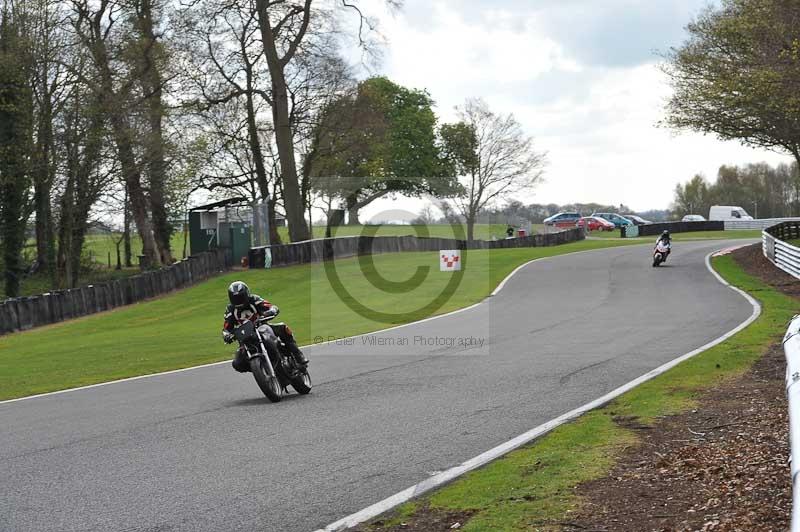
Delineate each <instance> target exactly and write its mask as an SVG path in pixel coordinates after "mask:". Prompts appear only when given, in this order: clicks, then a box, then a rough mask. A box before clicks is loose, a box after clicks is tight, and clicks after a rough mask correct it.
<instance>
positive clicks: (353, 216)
mask: <svg viewBox="0 0 800 532" xmlns="http://www.w3.org/2000/svg"><path fill="white" fill-rule="evenodd" d="M358 209H359V206H358V202H354V203H353V204H350V200H349V199H348V201H347V225H361V222H360V221H359V219H358Z"/></svg>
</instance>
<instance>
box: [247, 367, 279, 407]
mask: <svg viewBox="0 0 800 532" xmlns="http://www.w3.org/2000/svg"><path fill="white" fill-rule="evenodd" d="M250 371H252V372H253V377H255V379H256V383H258V387H259V388H261V391H262V392H264V395H266V396H267V399H269V400H270V401H272V402H273V403H277V402H278V401H280V400H281V399H283V389H282V388H281V384H280V382H278V377H270V375H269V371H267V363H266V362H265V361H264V359H263V358H262V357H256V358H253V359H250Z"/></svg>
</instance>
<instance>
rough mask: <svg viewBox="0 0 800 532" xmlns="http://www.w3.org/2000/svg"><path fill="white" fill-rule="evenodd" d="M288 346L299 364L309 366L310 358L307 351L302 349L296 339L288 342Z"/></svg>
mask: <svg viewBox="0 0 800 532" xmlns="http://www.w3.org/2000/svg"><path fill="white" fill-rule="evenodd" d="M286 347H288V348H289V352H290V353H292V356H293V357H294V361H295V362H296V363H297V365H298V366H301V367H306V366H308V358H307V357H306V355H305V353H303V352H302V351H301V350H300V347H299V346H298V345H297V342H295V341H294V338H292V339H291V340H289V341H288V342H287V343H286Z"/></svg>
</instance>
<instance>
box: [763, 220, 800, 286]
mask: <svg viewBox="0 0 800 532" xmlns="http://www.w3.org/2000/svg"><path fill="white" fill-rule="evenodd" d="M798 237H800V222H798V221H791V222H783V223H779V224H777V225H774V226H772V227H769V228H767V229H764V230H763V231H761V246H762V249H763V251H764V256H765V257H767V258H768V259H769V260H770V261H771V262H772V263H773V264H774V265H775V266H777V267H778V268H780V269H781V270H783V271H785V272H786V273H788V274H789V275H792V276H794V277H797V278H798V279H800V248H798V247H796V246H793V245H792V244H789V243H788V242H785V241H784V240H786V239H788V238H792V239H794V238H798Z"/></svg>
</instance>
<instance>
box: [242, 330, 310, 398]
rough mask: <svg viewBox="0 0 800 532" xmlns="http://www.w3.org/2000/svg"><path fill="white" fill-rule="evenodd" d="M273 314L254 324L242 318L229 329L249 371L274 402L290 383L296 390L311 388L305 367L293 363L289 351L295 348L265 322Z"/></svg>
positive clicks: (308, 390)
mask: <svg viewBox="0 0 800 532" xmlns="http://www.w3.org/2000/svg"><path fill="white" fill-rule="evenodd" d="M272 318H274V316H268V317H263V318H259V320H258V327H256V324H255V323H253V322H252V321H246V322H244V323H242V324H241V325H239V326H238V327H236V328H235V329H234V330H233V334H234V336H235V337H236V339H237V340H238V341H239V345H240V346H241V347H242V348H244V349H245V350H246V351H247V354H248V357H249V359H250V371H251V372H252V373H253V377H255V379H256V382H257V383H258V387H259V388H261V391H262V392H264V395H266V396H267V398H268V399H269V400H270V401H272V402H273V403H277V402H278V401H280V400H281V399H282V398H283V394H284V393H285V392H286V388H287V387H288V386H289V385H290V384H291V385H292V388H294V389H295V390H297V393H300V394H303V395H305V394H307V393H308V392H310V391H311V377H310V376H309V374H308V369H307V368H305V367H302V366H300V365H298V364H297V363H296V362H295V357H294V353H293V351H294V350H296V349H299V348H298V347H297V345H295V344H294V342H292V343H291V344H286V343H285V342H283V341H282V340H281V339H280V337H278V336H277V335H276V334H275V332H274V331H273V329H272V327H271V326H270V325H268V324H267V322H268V321H269V320H271V319H272Z"/></svg>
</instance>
